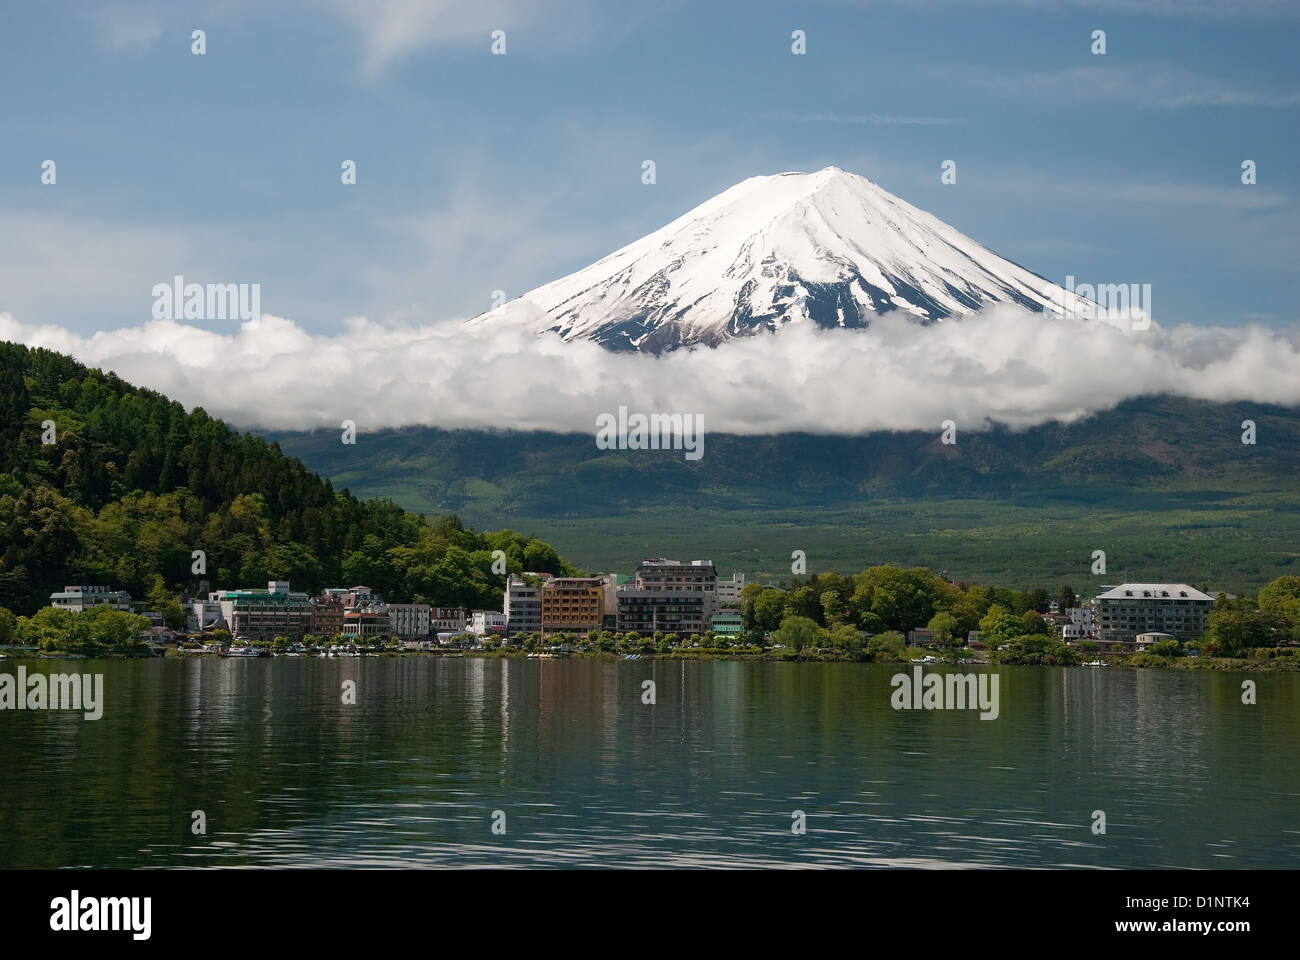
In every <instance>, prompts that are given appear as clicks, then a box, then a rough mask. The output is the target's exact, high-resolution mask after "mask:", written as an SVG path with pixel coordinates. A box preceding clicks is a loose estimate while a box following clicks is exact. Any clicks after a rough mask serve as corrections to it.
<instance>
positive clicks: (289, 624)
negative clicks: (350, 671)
mask: <svg viewBox="0 0 1300 960" xmlns="http://www.w3.org/2000/svg"><path fill="white" fill-rule="evenodd" d="M208 600H209V602H212V603H216V604H217V605H218V606H220V608H221V618H222V619H223V620H225V622H226V623H227V624H229V626H230V632H231V633H232V634H233V635H234V636H236V637H246V638H248V639H249V640H273V639H274V638H276V637H288V638H289V639H291V640H298V639H301V638H302V637H304V636H305V635H306V634H308V633H311V632H312V625H313V623H314V620H315V613H316V605H315V604H314V603H312V601H311V598H310V597H308V596H307V594H305V593H294V592H293V591H291V590H290V589H289V582H288V581H287V580H271V581H269V582H268V583H267V585H266V589H265V590H251V589H250V590H217V591H216V592H214V593H212V594H210V595H209V597H208Z"/></svg>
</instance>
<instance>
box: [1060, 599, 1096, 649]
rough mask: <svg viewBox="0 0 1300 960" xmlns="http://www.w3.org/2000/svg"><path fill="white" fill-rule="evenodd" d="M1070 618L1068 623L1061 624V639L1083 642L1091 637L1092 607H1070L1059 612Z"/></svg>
mask: <svg viewBox="0 0 1300 960" xmlns="http://www.w3.org/2000/svg"><path fill="white" fill-rule="evenodd" d="M1061 612H1062V613H1064V614H1065V615H1066V616H1068V617H1069V618H1070V621H1069V623H1062V624H1061V639H1062V640H1066V641H1070V640H1083V639H1084V638H1085V637H1090V636H1092V607H1070V608H1069V609H1068V610H1063V611H1061Z"/></svg>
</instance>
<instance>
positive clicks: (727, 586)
mask: <svg viewBox="0 0 1300 960" xmlns="http://www.w3.org/2000/svg"><path fill="white" fill-rule="evenodd" d="M744 589H745V575H744V574H743V573H733V574H732V575H731V579H730V580H723V579H721V578H719V579H718V587H717V593H718V609H719V610H739V609H740V591H742V590H744Z"/></svg>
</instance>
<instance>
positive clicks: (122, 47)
mask: <svg viewBox="0 0 1300 960" xmlns="http://www.w3.org/2000/svg"><path fill="white" fill-rule="evenodd" d="M92 16H93V19H94V22H95V24H96V26H97V27H98V28H99V31H100V34H99V38H100V43H102V44H103V45H104V46H105V47H107V48H108V49H109V50H113V51H130V52H140V51H144V50H148V49H149V48H150V47H152V46H153V45H154V43H155V42H156V41H157V39H158V38H159V37H161V36H162V32H163V27H162V21H161V20H160V19H159V17H158V15H157V14H156V13H155V11H153V10H150V9H148V8H139V7H128V6H124V5H123V4H120V3H113V4H108V5H106V6H104V7H100V8H98V9H96V10H95V11H94V13H93V15H92Z"/></svg>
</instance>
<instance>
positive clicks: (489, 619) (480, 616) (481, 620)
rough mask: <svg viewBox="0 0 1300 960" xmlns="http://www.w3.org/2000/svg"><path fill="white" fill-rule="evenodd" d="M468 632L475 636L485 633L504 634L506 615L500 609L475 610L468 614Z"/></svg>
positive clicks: (484, 634)
mask: <svg viewBox="0 0 1300 960" xmlns="http://www.w3.org/2000/svg"><path fill="white" fill-rule="evenodd" d="M468 632H470V633H472V634H474V636H476V637H482V636H486V635H487V634H496V635H499V636H505V632H506V615H505V614H504V613H502V612H501V611H500V610H475V611H474V613H473V614H472V615H471V616H470V620H469V631H468Z"/></svg>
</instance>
